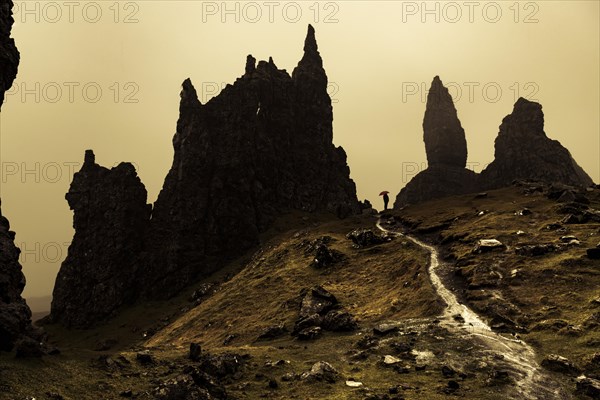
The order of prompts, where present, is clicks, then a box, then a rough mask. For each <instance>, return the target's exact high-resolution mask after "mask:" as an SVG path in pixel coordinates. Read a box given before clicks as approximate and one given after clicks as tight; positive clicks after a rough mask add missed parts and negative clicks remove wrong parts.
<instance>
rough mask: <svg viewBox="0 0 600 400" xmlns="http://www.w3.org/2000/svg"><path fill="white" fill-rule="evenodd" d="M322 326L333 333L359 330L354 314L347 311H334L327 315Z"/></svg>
mask: <svg viewBox="0 0 600 400" xmlns="http://www.w3.org/2000/svg"><path fill="white" fill-rule="evenodd" d="M321 326H322V327H323V329H325V330H328V331H332V332H349V331H353V330H356V329H357V328H358V324H357V323H356V320H355V319H354V317H353V316H352V314H350V313H349V312H347V311H337V310H332V311H329V312H328V313H327V314H325V316H324V317H323V321H322V322H321Z"/></svg>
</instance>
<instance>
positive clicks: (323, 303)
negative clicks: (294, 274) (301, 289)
mask: <svg viewBox="0 0 600 400" xmlns="http://www.w3.org/2000/svg"><path fill="white" fill-rule="evenodd" d="M337 304H338V301H337V299H336V298H335V296H334V295H333V294H331V293H330V292H329V291H327V290H326V289H324V288H323V287H322V286H315V287H313V288H311V289H310V290H309V291H308V293H307V294H306V295H305V296H304V298H303V299H302V306H301V308H300V317H301V318H306V317H308V316H311V315H314V314H318V315H324V314H326V313H327V312H328V311H329V310H331V309H332V308H333V307H334V306H335V305H337Z"/></svg>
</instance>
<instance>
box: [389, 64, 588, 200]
mask: <svg viewBox="0 0 600 400" xmlns="http://www.w3.org/2000/svg"><path fill="white" fill-rule="evenodd" d="M423 130H424V141H425V150H426V152H427V161H428V165H429V166H428V168H427V169H426V170H424V171H422V172H420V173H419V174H417V175H416V176H415V177H414V178H413V179H412V180H411V181H410V182H408V184H407V185H406V186H405V187H404V188H403V189H402V190H401V191H400V193H399V194H398V196H397V197H396V202H395V203H394V207H395V208H398V207H402V206H403V205H406V204H415V203H419V202H422V201H427V200H432V199H436V198H441V197H445V196H452V195H458V194H466V193H472V192H477V191H480V190H487V189H495V188H500V187H503V186H506V185H510V184H511V183H512V182H513V181H514V180H532V181H542V182H548V183H564V184H568V185H575V186H588V185H591V184H593V181H592V179H591V178H590V177H589V176H588V175H587V174H586V173H585V171H583V169H582V168H581V167H580V166H579V165H577V163H576V162H575V160H574V159H573V157H571V154H570V153H569V151H568V150H567V149H565V148H564V147H563V146H562V145H561V144H560V143H559V142H558V141H556V140H552V139H549V138H548V137H547V136H546V133H545V132H544V114H543V113H542V106H541V105H540V104H538V103H535V102H531V101H528V100H525V99H523V98H520V99H519V100H518V101H517V102H516V104H515V106H514V109H513V113H512V114H510V115H508V116H506V117H505V118H504V120H503V121H502V125H500V133H499V134H498V137H497V138H496V143H495V150H496V151H495V159H494V161H493V162H492V163H491V164H490V165H488V167H487V168H486V169H485V170H484V171H483V172H482V173H481V174H480V175H478V174H476V173H474V172H472V171H470V170H467V169H465V168H464V167H465V165H466V159H467V145H466V141H465V134H464V130H463V129H462V127H461V125H460V121H459V120H458V117H457V114H456V109H455V108H454V105H453V103H452V98H451V96H450V94H449V93H448V90H447V89H446V88H444V86H443V85H442V82H441V81H440V79H439V78H438V77H437V76H436V77H435V78H434V79H433V82H432V84H431V90H430V92H429V94H428V96H427V106H426V110H425V118H424V121H423Z"/></svg>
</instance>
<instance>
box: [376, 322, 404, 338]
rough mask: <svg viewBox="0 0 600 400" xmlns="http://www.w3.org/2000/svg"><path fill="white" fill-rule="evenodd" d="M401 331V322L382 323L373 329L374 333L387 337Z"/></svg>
mask: <svg viewBox="0 0 600 400" xmlns="http://www.w3.org/2000/svg"><path fill="white" fill-rule="evenodd" d="M399 329H400V323H399V322H382V323H380V324H377V325H375V327H373V332H374V333H376V334H378V335H387V334H388V333H395V332H398V330H399Z"/></svg>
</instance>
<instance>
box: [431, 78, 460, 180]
mask: <svg viewBox="0 0 600 400" xmlns="http://www.w3.org/2000/svg"><path fill="white" fill-rule="evenodd" d="M423 141H424V142H425V151H426V152H427V163H428V164H429V165H430V166H433V165H439V164H442V165H448V166H453V167H458V168H465V166H466V165H467V140H466V139H465V131H464V129H463V128H462V126H461V124H460V121H459V119H458V116H457V112H456V108H455V107H454V103H453V102H452V96H450V93H449V92H448V89H446V87H444V85H443V84H442V81H441V80H440V78H439V76H436V77H435V78H433V82H431V88H430V89H429V93H428V94H427V107H426V109H425V118H424V119H423Z"/></svg>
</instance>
